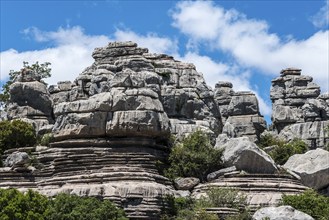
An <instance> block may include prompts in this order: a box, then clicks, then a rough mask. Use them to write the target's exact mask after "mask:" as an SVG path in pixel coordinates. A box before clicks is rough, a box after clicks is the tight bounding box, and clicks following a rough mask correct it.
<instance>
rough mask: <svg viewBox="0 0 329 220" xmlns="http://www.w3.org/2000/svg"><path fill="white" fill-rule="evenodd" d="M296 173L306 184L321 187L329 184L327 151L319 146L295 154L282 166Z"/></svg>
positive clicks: (328, 157)
mask: <svg viewBox="0 0 329 220" xmlns="http://www.w3.org/2000/svg"><path fill="white" fill-rule="evenodd" d="M283 167H284V168H286V169H289V170H291V171H293V172H295V173H297V174H298V175H299V176H300V177H301V180H302V182H303V184H305V185H306V186H309V187H312V188H314V189H322V188H325V187H328V186H329V152H328V151H326V150H322V149H320V148H318V149H316V150H310V151H308V152H306V153H305V154H296V155H293V156H291V157H290V158H289V160H288V161H287V162H286V163H285V164H284V166H283Z"/></svg>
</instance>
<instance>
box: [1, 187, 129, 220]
mask: <svg viewBox="0 0 329 220" xmlns="http://www.w3.org/2000/svg"><path fill="white" fill-rule="evenodd" d="M0 219H2V220H14V219H15V220H64V219H65V220H90V219H97V220H107V219H120V220H124V219H127V218H126V217H125V215H124V211H123V210H122V209H119V208H117V207H116V206H115V205H114V204H113V203H112V202H110V201H108V200H104V201H101V200H98V199H96V198H81V197H79V196H76V195H68V194H59V195H58V196H56V197H55V198H54V199H48V198H47V197H46V196H43V195H41V194H39V193H38V192H35V191H32V190H29V191H27V192H26V193H21V192H19V191H18V190H16V189H0Z"/></svg>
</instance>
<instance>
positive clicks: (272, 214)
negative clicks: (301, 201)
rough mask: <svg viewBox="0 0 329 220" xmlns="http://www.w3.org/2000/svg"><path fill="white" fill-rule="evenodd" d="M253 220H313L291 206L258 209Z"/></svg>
mask: <svg viewBox="0 0 329 220" xmlns="http://www.w3.org/2000/svg"><path fill="white" fill-rule="evenodd" d="M252 219H253V220H263V219H270V220H300V219H303V220H314V218H312V217H311V216H309V215H308V214H306V213H304V212H301V211H298V210H296V209H294V208H293V207H291V206H279V207H267V208H261V209H259V210H258V211H257V212H256V213H255V214H254V215H253V217H252Z"/></svg>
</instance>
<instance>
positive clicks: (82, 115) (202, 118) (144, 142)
mask: <svg viewBox="0 0 329 220" xmlns="http://www.w3.org/2000/svg"><path fill="white" fill-rule="evenodd" d="M92 56H93V58H94V60H95V61H94V63H93V64H92V65H91V66H89V67H87V68H86V69H85V70H84V71H83V72H82V73H81V74H80V75H78V77H77V78H76V79H75V81H74V82H70V81H63V82H58V84H57V85H52V86H49V88H48V90H47V88H46V85H45V84H44V83H42V82H40V79H38V78H36V77H34V76H33V74H32V75H31V74H30V75H29V74H27V75H26V74H25V75H24V76H21V77H19V78H18V79H17V80H16V82H14V83H13V84H12V86H11V87H10V92H11V99H10V104H9V105H8V118H9V119H10V120H12V119H18V118H19V119H23V120H26V121H29V122H30V123H32V124H33V125H34V127H35V128H36V130H37V132H38V134H39V135H42V134H45V133H52V135H53V137H54V140H53V141H52V142H51V143H50V146H48V147H46V146H37V147H32V148H18V149H11V150H8V151H6V152H5V154H4V155H3V158H4V159H6V158H7V162H6V163H5V164H6V166H7V167H5V168H0V179H1V181H0V187H16V188H19V189H20V190H26V189H29V188H32V189H36V190H38V191H40V192H42V193H43V194H46V195H49V196H53V195H55V194H57V193H60V192H67V193H71V194H78V195H80V196H96V197H102V198H105V199H110V200H112V201H114V202H115V203H117V204H118V205H120V206H122V207H124V209H125V211H126V213H127V214H128V217H129V218H132V219H140V218H151V219H152V218H155V219H157V218H159V213H160V212H161V209H162V207H163V206H164V201H163V198H164V196H165V195H167V194H176V195H181V196H188V195H191V194H192V196H194V197H199V196H201V195H202V194H204V193H205V191H206V190H207V188H208V187H209V186H217V187H236V188H238V189H240V190H241V191H243V192H245V193H247V195H248V201H249V203H250V205H251V206H252V207H259V206H268V205H276V204H278V201H279V199H280V198H281V196H282V194H283V193H287V194H297V193H300V192H302V191H304V190H305V189H307V187H306V186H303V185H302V184H301V183H300V180H299V179H298V178H294V177H293V175H281V174H277V172H278V170H279V168H278V167H277V166H276V165H275V163H274V162H273V160H272V159H271V158H270V157H269V156H268V155H267V154H266V153H265V152H264V151H262V150H260V149H259V148H258V147H257V146H256V145H255V144H254V143H253V142H257V141H258V139H259V137H260V134H261V133H262V132H263V131H264V130H265V129H266V123H265V120H264V119H263V116H261V114H260V113H259V106H258V101H257V98H256V96H255V95H254V94H253V93H251V92H234V91H233V89H232V84H231V83H229V82H218V83H217V84H216V88H215V90H214V92H213V91H212V90H211V88H209V87H208V86H207V85H206V83H205V81H204V78H203V76H202V74H201V73H199V72H198V71H197V70H196V68H195V66H194V65H193V64H188V63H183V62H179V61H176V60H174V59H173V57H170V56H168V55H164V54H151V53H149V52H148V50H147V49H146V48H140V47H138V46H137V44H135V43H133V42H112V43H109V44H108V45H107V46H106V47H103V48H96V49H95V50H94V52H93V54H92ZM272 83H273V85H272V89H271V99H272V101H273V116H272V118H273V125H274V128H275V130H276V131H277V132H278V133H280V135H282V136H286V137H287V138H292V137H293V135H297V136H298V134H302V136H301V138H303V139H305V140H307V141H310V142H311V143H313V142H314V140H315V145H316V146H317V147H319V146H323V145H324V143H325V134H324V128H325V126H327V125H328V118H329V108H328V103H329V96H326V95H319V94H320V90H319V87H318V86H316V85H315V84H314V83H312V79H311V78H310V77H306V76H301V75H300V70H295V69H287V70H284V71H282V76H281V77H279V78H277V79H275V80H273V82H272ZM197 129H202V130H203V131H205V132H206V133H207V134H208V135H209V137H210V138H211V142H212V143H213V144H214V145H215V142H216V138H217V144H216V147H221V148H224V155H223V158H222V159H223V160H224V162H225V166H226V168H224V169H222V170H219V171H216V172H214V173H212V174H209V175H208V181H209V182H207V183H202V184H199V179H196V178H179V179H176V181H175V183H174V184H175V186H176V189H178V190H175V188H174V184H173V183H172V182H171V181H169V180H168V179H167V178H166V177H164V176H163V175H161V172H160V171H159V164H161V163H162V162H163V161H165V160H166V159H167V158H168V153H169V151H170V144H169V139H170V136H171V135H175V136H176V138H177V139H181V138H183V137H184V136H186V135H187V134H189V133H192V132H194V131H195V130H197ZM321 132H322V133H321ZM24 152H29V154H28V155H27V154H26V153H24ZM27 161H28V164H27ZM30 165H32V166H33V167H31V166H30ZM210 211H213V212H216V213H217V212H226V213H228V212H236V210H230V209H227V210H226V211H225V210H224V209H223V210H222V209H220V210H219V209H216V210H210Z"/></svg>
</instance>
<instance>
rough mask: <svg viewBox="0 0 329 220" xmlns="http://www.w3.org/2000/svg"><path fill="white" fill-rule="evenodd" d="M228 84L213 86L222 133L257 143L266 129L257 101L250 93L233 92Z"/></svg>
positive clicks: (222, 83)
mask: <svg viewBox="0 0 329 220" xmlns="http://www.w3.org/2000/svg"><path fill="white" fill-rule="evenodd" d="M232 87H233V85H232V83H229V82H218V83H217V84H216V85H215V91H214V94H215V96H214V97H215V100H216V103H217V105H218V107H219V109H220V113H221V116H222V123H223V125H224V127H223V133H224V134H227V135H228V137H230V138H235V137H242V136H246V137H249V139H250V140H251V141H253V142H257V141H258V140H259V138H260V134H261V133H262V132H263V131H264V130H265V129H266V121H265V120H264V117H263V116H262V115H261V114H260V112H259V105H258V100H257V98H256V96H255V94H253V93H251V92H234V90H233V89H232Z"/></svg>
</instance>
